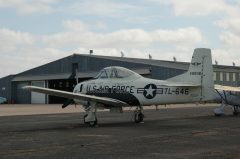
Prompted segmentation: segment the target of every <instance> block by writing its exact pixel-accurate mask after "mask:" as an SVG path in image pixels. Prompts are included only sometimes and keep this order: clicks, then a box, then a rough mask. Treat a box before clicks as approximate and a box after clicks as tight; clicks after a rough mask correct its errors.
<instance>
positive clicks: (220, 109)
mask: <svg viewBox="0 0 240 159" xmlns="http://www.w3.org/2000/svg"><path fill="white" fill-rule="evenodd" d="M225 106H226V104H225V102H224V100H222V104H221V105H220V107H218V108H216V109H214V114H215V116H222V115H224V107H225Z"/></svg>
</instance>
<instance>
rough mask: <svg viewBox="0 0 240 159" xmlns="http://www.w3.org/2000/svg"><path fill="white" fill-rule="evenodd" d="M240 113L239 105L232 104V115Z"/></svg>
mask: <svg viewBox="0 0 240 159" xmlns="http://www.w3.org/2000/svg"><path fill="white" fill-rule="evenodd" d="M239 113H240V107H238V106H233V115H236V116H237V115H238V114H239Z"/></svg>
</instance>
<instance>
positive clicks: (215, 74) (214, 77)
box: [213, 72, 217, 81]
mask: <svg viewBox="0 0 240 159" xmlns="http://www.w3.org/2000/svg"><path fill="white" fill-rule="evenodd" d="M213 80H214V81H217V73H216V72H213Z"/></svg>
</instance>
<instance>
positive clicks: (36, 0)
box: [0, 0, 60, 14]
mask: <svg viewBox="0 0 240 159" xmlns="http://www.w3.org/2000/svg"><path fill="white" fill-rule="evenodd" d="M59 1H60V0H7V1H6V0H0V8H12V9H15V10H16V12H17V13H19V14H30V13H40V14H47V13H52V12H53V11H54V7H53V6H52V5H53V4H56V3H57V2H59Z"/></svg>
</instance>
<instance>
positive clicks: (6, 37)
mask: <svg viewBox="0 0 240 159" xmlns="http://www.w3.org/2000/svg"><path fill="white" fill-rule="evenodd" d="M34 42H35V38H34V37H33V36H32V35H31V34H29V33H26V32H19V31H13V30H10V29H6V28H0V43H1V47H0V51H1V52H8V51H14V50H17V49H18V48H19V47H26V46H29V45H32V44H34Z"/></svg>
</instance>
